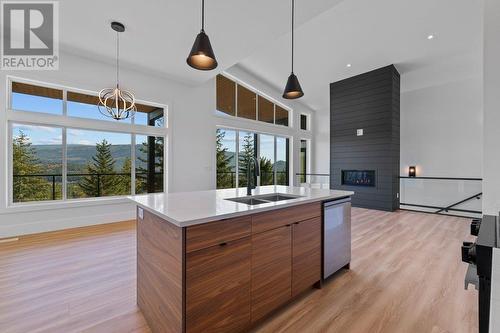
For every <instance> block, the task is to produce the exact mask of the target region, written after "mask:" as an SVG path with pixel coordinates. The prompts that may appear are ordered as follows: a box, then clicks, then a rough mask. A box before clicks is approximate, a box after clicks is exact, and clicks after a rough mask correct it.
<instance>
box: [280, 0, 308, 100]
mask: <svg viewBox="0 0 500 333" xmlns="http://www.w3.org/2000/svg"><path fill="white" fill-rule="evenodd" d="M294 16H295V0H292V72H291V73H290V76H289V77H288V80H287V81H286V86H285V91H284V92H283V98H285V99H296V98H300V97H302V96H304V92H303V91H302V87H301V86H300V83H299V79H298V78H297V76H296V75H295V74H294V73H293V51H294V49H293V46H294V35H293V30H294V29H293V25H294Z"/></svg>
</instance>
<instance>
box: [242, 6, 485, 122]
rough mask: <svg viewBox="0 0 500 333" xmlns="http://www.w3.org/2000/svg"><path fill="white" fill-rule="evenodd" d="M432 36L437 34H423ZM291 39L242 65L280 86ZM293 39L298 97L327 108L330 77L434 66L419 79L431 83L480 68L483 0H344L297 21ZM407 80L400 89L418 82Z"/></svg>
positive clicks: (320, 108) (314, 106)
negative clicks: (388, 68) (300, 91)
mask: <svg viewBox="0 0 500 333" xmlns="http://www.w3.org/2000/svg"><path fill="white" fill-rule="evenodd" d="M302 1H305V0H302ZM430 34H433V35H434V36H435V38H434V39H432V40H428V39H427V36H428V35H430ZM289 37H290V36H282V37H281V38H279V39H278V40H276V41H275V43H274V44H273V45H272V46H271V47H270V48H268V49H265V50H259V51H258V52H256V53H254V54H253V55H252V56H250V57H248V58H246V59H244V60H243V61H241V62H240V66H242V67H243V68H245V69H247V70H248V71H251V72H254V73H255V74H256V75H257V76H260V77H262V78H264V79H266V80H267V81H269V83H270V84H272V85H274V86H278V87H284V84H285V81H286V78H287V76H288V74H289V71H290V65H289V61H283V54H284V53H285V52H284V51H285V50H288V49H289V43H290V41H289ZM295 38H296V56H295V59H296V62H295V73H296V74H297V76H298V77H299V80H300V82H301V85H302V88H303V90H304V93H305V96H304V97H303V98H302V101H303V103H305V104H307V105H308V106H310V107H311V108H312V109H314V110H317V111H326V112H328V110H329V83H331V82H335V81H338V80H341V79H344V78H347V77H351V76H354V75H357V74H361V73H364V72H367V71H369V70H373V69H376V68H379V67H382V66H386V65H390V64H395V65H396V67H397V68H398V70H399V71H400V73H401V74H405V73H409V72H411V71H415V70H417V69H420V68H424V67H427V66H433V65H437V64H439V66H433V67H434V69H433V72H432V73H429V75H426V76H427V77H425V78H419V80H420V81H422V82H420V84H424V83H423V81H424V80H426V79H427V80H434V81H436V79H435V78H431V77H430V76H440V75H448V74H451V73H450V72H456V71H460V72H463V71H464V67H471V68H472V69H473V70H478V71H479V72H480V70H481V66H474V65H472V66H471V64H470V63H468V62H475V63H481V61H482V1H481V0H418V1H415V0H376V1H374V0H345V1H344V2H342V3H340V4H339V5H337V6H336V7H335V8H332V9H330V10H328V11H325V12H323V13H322V14H321V15H319V16H317V17H315V18H314V19H312V20H310V21H309V22H307V23H305V24H303V25H302V26H301V27H299V28H298V29H297V30H296V33H295ZM464 55H467V56H464ZM347 64H352V66H351V67H350V68H348V67H347ZM451 65H453V66H454V67H453V68H451ZM435 67H438V68H435ZM440 68H443V70H442V71H440ZM405 84H406V82H405V77H404V76H403V79H402V89H403V90H405V89H411V88H415V86H416V83H415V82H411V83H410V82H408V85H407V87H405ZM410 85H411V87H410Z"/></svg>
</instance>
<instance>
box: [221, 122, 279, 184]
mask: <svg viewBox="0 0 500 333" xmlns="http://www.w3.org/2000/svg"><path fill="white" fill-rule="evenodd" d="M216 140H217V142H216V154H217V156H216V160H217V188H219V189H220V188H234V187H244V186H246V185H247V181H248V180H247V177H248V175H247V171H248V167H249V164H248V163H249V161H250V158H251V157H255V158H257V157H258V160H259V163H260V171H261V172H260V177H259V178H258V179H253V181H252V183H253V184H259V180H260V185H288V184H289V162H288V161H289V157H288V156H289V148H288V146H289V139H288V138H285V137H280V136H274V135H269V134H260V133H254V132H249V131H242V130H231V129H224V128H218V129H217V139H216ZM251 168H252V169H251V170H252V172H251V176H252V177H253V175H254V173H253V166H251Z"/></svg>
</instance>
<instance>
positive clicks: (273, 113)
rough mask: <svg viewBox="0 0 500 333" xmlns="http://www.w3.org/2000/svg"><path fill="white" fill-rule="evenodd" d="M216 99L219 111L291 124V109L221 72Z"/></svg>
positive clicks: (278, 123) (286, 124) (267, 121)
mask: <svg viewBox="0 0 500 333" xmlns="http://www.w3.org/2000/svg"><path fill="white" fill-rule="evenodd" d="M216 100H217V103H216V105H217V112H219V113H222V114H227V115H230V116H236V117H239V118H245V119H251V120H258V121H262V122H266V123H270V124H275V125H282V126H287V127H288V126H290V124H289V117H290V111H288V110H287V109H285V108H284V107H282V106H280V105H278V104H276V103H273V102H272V101H270V100H269V99H267V98H266V97H264V96H262V95H259V94H258V93H257V92H255V91H252V90H251V89H249V88H247V87H244V86H242V85H240V84H238V83H236V82H234V81H233V80H231V79H229V78H227V77H225V76H223V75H220V74H219V75H217V78H216Z"/></svg>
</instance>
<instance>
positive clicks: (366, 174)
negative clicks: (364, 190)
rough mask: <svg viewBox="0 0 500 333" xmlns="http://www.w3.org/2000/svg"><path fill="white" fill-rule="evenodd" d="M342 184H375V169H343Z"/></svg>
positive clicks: (372, 185)
mask: <svg viewBox="0 0 500 333" xmlns="http://www.w3.org/2000/svg"><path fill="white" fill-rule="evenodd" d="M342 185H348V186H371V187H374V186H375V170H342Z"/></svg>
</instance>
